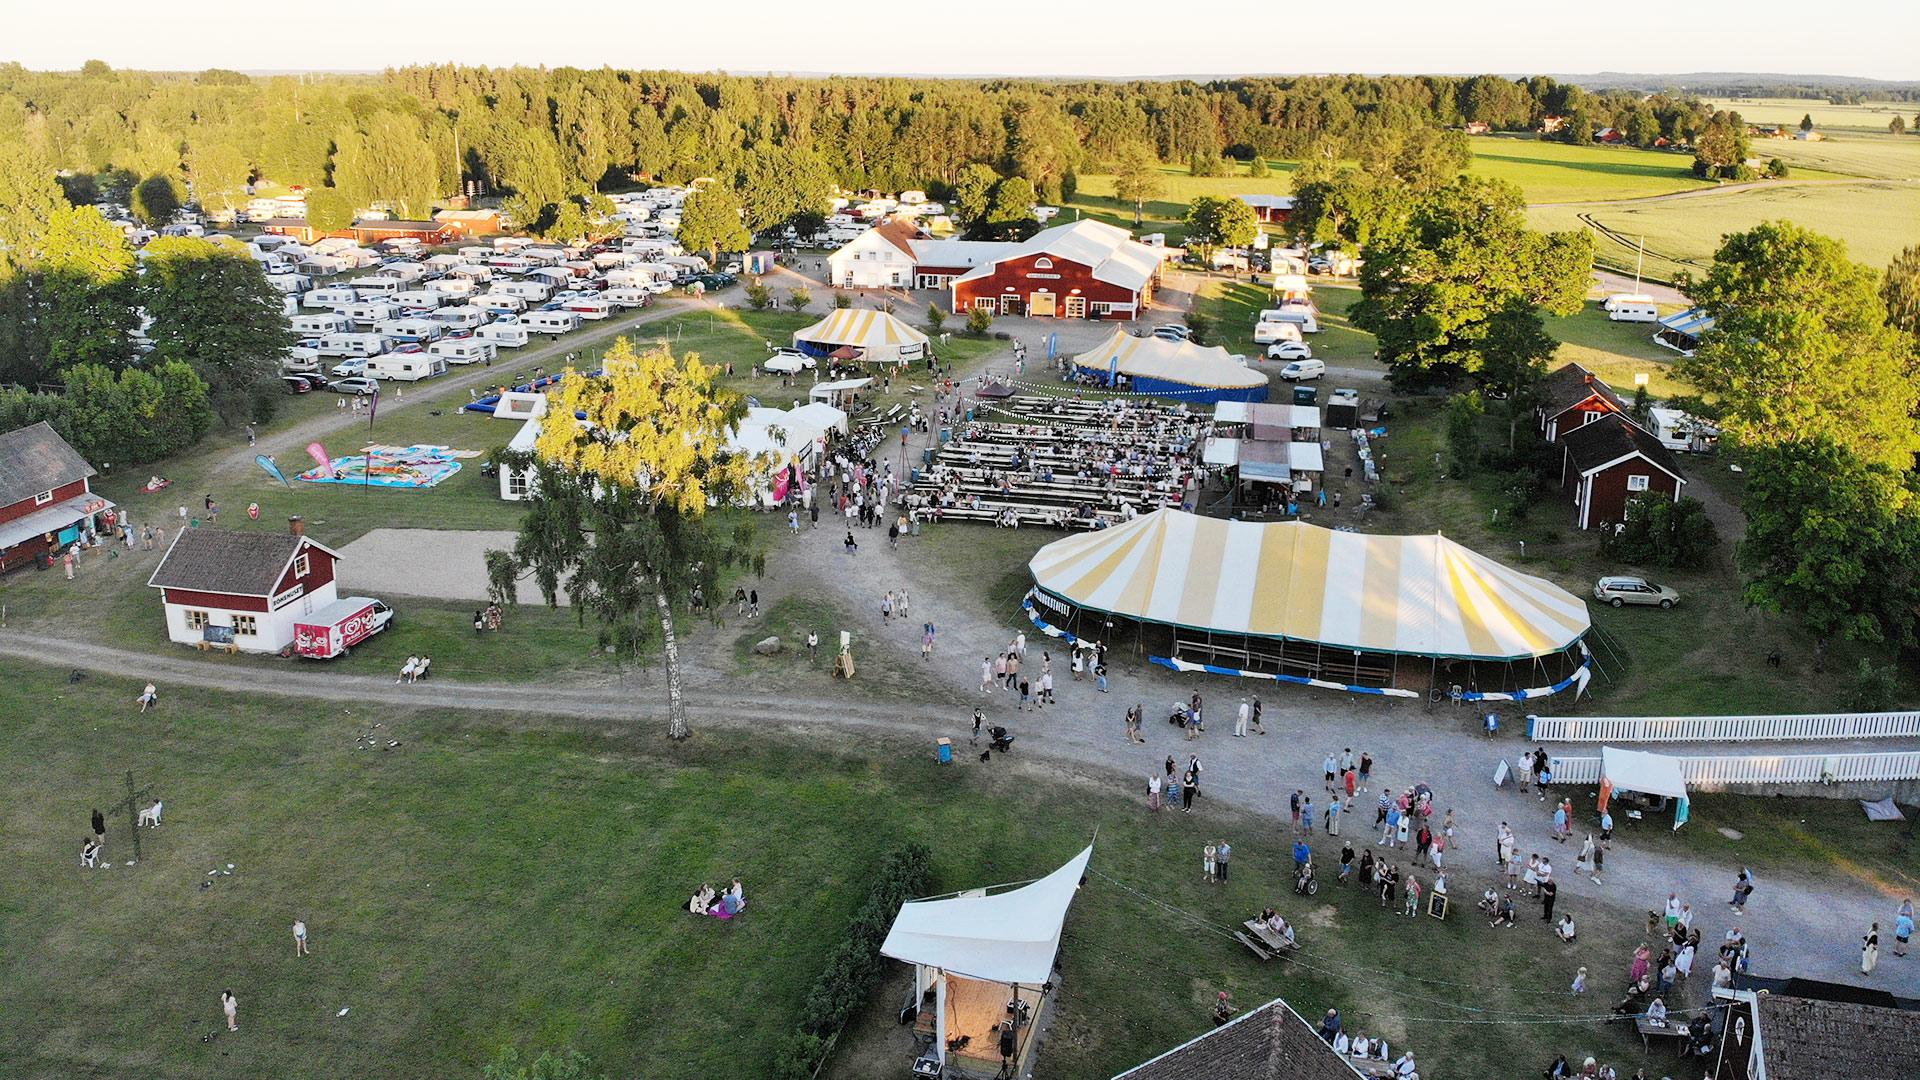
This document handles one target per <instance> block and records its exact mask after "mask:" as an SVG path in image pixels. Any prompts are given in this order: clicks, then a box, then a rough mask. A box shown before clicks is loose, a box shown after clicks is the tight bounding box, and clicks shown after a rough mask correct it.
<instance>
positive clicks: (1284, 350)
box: [1267, 341, 1313, 360]
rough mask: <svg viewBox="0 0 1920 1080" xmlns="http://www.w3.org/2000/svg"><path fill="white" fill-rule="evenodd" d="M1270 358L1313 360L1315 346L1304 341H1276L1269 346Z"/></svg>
mask: <svg viewBox="0 0 1920 1080" xmlns="http://www.w3.org/2000/svg"><path fill="white" fill-rule="evenodd" d="M1267 359H1269V360H1311V359H1313V346H1311V345H1308V344H1307V343H1306V342H1304V341H1276V342H1274V343H1273V344H1272V345H1269V346H1268V347H1267Z"/></svg>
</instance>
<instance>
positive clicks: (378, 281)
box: [353, 274, 405, 298]
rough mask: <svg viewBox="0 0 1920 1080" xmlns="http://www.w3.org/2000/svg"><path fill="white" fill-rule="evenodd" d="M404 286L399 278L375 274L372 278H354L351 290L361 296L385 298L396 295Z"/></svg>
mask: <svg viewBox="0 0 1920 1080" xmlns="http://www.w3.org/2000/svg"><path fill="white" fill-rule="evenodd" d="M404 284H405V282H403V281H401V280H400V279H399V278H395V277H387V276H386V275H384V274H375V275H373V276H372V277H363V278H355V279H354V281H353V289H354V291H355V292H358V293H359V294H360V295H362V296H369V297H381V298H387V297H392V296H393V295H394V294H396V293H398V292H399V291H400V288H401V286H402V285H404Z"/></svg>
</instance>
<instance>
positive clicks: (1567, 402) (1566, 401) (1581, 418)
mask: <svg viewBox="0 0 1920 1080" xmlns="http://www.w3.org/2000/svg"><path fill="white" fill-rule="evenodd" d="M1538 396H1539V401H1540V404H1539V406H1538V407H1537V408H1536V409H1535V410H1534V415H1535V418H1536V419H1537V420H1538V421H1539V423H1540V434H1541V436H1542V437H1543V438H1545V439H1546V440H1547V441H1548V442H1559V441H1560V438H1561V436H1563V435H1565V434H1566V433H1567V432H1569V431H1572V430H1573V429H1574V428H1577V427H1580V426H1581V425H1583V424H1589V423H1592V422H1593V421H1595V420H1599V419H1601V418H1602V417H1605V416H1608V415H1616V416H1624V415H1626V412H1627V407H1626V404H1625V403H1624V402H1622V401H1621V400H1620V395H1619V394H1616V393H1614V392H1613V387H1611V386H1608V385H1607V384H1606V383H1605V382H1602V381H1601V379H1600V377H1599V376H1598V375H1595V374H1594V373H1593V372H1591V371H1588V370H1587V369H1586V368H1583V367H1581V366H1580V365H1579V364H1567V365H1565V366H1563V367H1561V368H1559V369H1558V370H1556V371H1554V372H1553V373H1552V374H1550V375H1548V376H1547V377H1546V378H1545V379H1543V380H1541V383H1540V391H1539V395H1538Z"/></svg>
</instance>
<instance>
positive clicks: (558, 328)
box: [520, 311, 580, 334]
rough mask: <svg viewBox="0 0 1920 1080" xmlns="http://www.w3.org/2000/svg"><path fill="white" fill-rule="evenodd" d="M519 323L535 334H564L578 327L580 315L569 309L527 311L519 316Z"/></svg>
mask: <svg viewBox="0 0 1920 1080" xmlns="http://www.w3.org/2000/svg"><path fill="white" fill-rule="evenodd" d="M520 325H521V326H524V327H526V328H527V329H528V330H529V331H532V332H533V333H536V334H565V333H570V332H572V331H574V330H577V329H579V328H580V317H579V316H578V315H575V314H574V313H573V312H571V311H529V312H527V313H526V314H525V315H522V316H520Z"/></svg>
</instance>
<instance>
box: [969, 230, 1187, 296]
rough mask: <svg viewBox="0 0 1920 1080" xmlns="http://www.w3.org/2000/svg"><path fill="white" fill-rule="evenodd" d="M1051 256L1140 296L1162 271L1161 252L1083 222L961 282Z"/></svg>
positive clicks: (1019, 248)
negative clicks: (1008, 263) (1029, 259)
mask: <svg viewBox="0 0 1920 1080" xmlns="http://www.w3.org/2000/svg"><path fill="white" fill-rule="evenodd" d="M1030 255H1047V256H1051V257H1053V258H1059V259H1065V260H1067V261H1068V262H1075V263H1079V264H1080V265H1081V266H1085V267H1088V268H1090V269H1091V270H1092V272H1093V276H1094V279H1095V280H1097V281H1104V282H1107V283H1108V284H1110V285H1118V286H1120V287H1122V288H1126V289H1132V290H1134V291H1136V292H1138V291H1139V290H1140V289H1142V288H1145V287H1146V284H1147V282H1149V281H1152V280H1153V274H1154V271H1156V270H1158V269H1159V268H1160V258H1161V252H1160V251H1159V250H1157V249H1155V248H1150V247H1148V246H1147V245H1145V244H1143V243H1141V242H1139V241H1138V240H1135V239H1134V238H1133V235H1132V234H1131V233H1129V232H1127V230H1125V229H1122V228H1120V227H1119V226H1117V225H1109V224H1107V223H1106V222H1104V221H1094V220H1093V219H1091V218H1083V219H1082V220H1080V221H1075V222H1071V223H1069V224H1066V225H1055V226H1054V227H1053V228H1051V229H1042V230H1040V231H1039V232H1037V233H1034V234H1033V236H1032V237H1031V238H1030V239H1028V240H1026V241H1023V242H1022V243H1019V244H1016V245H1014V247H1013V249H1012V250H1010V251H1008V252H1006V253H1005V254H1003V255H1000V256H997V257H996V258H995V259H994V260H993V262H988V263H983V264H981V265H980V266H977V267H975V268H974V269H972V270H971V271H968V272H967V273H965V274H963V275H961V276H960V277H959V279H958V280H960V281H973V280H976V279H978V278H983V277H989V276H991V275H992V273H993V269H994V263H997V262H1000V261H1002V260H1005V259H1021V258H1026V257H1028V256H1030Z"/></svg>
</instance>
